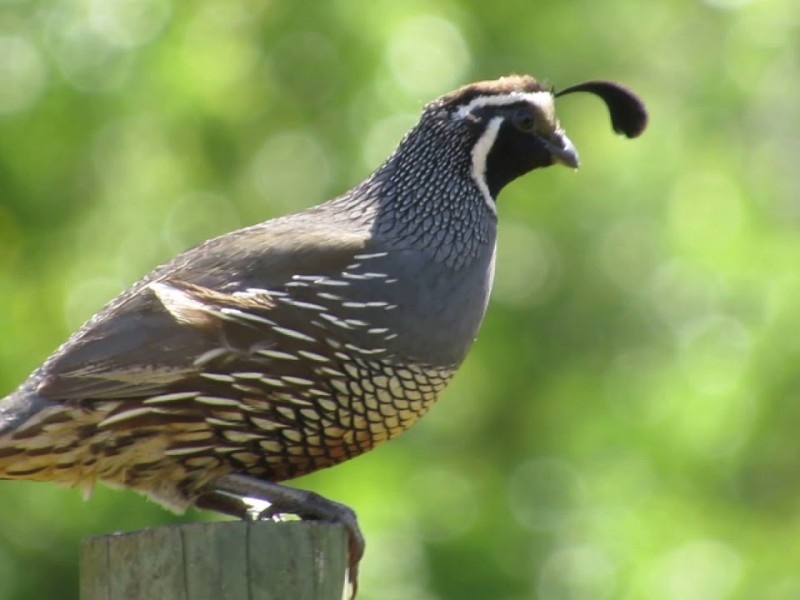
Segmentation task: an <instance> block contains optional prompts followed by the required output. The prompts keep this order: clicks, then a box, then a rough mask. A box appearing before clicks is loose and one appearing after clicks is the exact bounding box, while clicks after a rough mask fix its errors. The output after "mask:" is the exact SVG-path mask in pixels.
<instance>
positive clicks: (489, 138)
mask: <svg viewBox="0 0 800 600" xmlns="http://www.w3.org/2000/svg"><path fill="white" fill-rule="evenodd" d="M478 100H480V98H478ZM473 102H474V100H473ZM470 104H471V103H470ZM503 120H504V119H503V117H494V118H493V119H492V120H491V121H489V124H488V125H487V126H486V130H485V131H484V132H483V135H481V137H480V139H479V140H478V143H477V144H475V146H474V147H473V148H472V179H473V180H474V181H475V185H477V186H478V189H479V190H480V191H481V195H482V196H483V201H484V202H485V203H486V206H487V207H488V208H489V210H490V211H492V213H494V214H497V206H495V203H494V198H492V195H491V194H490V193H489V186H488V185H487V184H486V159H487V158H488V156H489V152H491V150H492V146H494V142H495V140H496V139H497V133H498V132H499V131H500V126H501V125H502V124H503Z"/></svg>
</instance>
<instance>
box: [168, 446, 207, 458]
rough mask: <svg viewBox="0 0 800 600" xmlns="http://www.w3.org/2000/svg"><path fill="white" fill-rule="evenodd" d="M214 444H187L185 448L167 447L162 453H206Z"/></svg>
mask: <svg viewBox="0 0 800 600" xmlns="http://www.w3.org/2000/svg"><path fill="white" fill-rule="evenodd" d="M213 449H214V446H208V445H206V446H187V447H185V448H167V449H166V450H164V454H165V455H167V456H184V455H186V454H197V453H198V452H203V453H206V452H207V451H208V450H213Z"/></svg>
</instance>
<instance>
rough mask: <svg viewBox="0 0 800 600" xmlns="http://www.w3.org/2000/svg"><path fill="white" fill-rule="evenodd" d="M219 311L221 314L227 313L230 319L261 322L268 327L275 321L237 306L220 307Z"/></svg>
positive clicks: (272, 325) (273, 324)
mask: <svg viewBox="0 0 800 600" xmlns="http://www.w3.org/2000/svg"><path fill="white" fill-rule="evenodd" d="M220 312H221V313H222V314H223V316H225V315H227V316H228V317H229V318H231V319H241V320H244V321H251V322H253V323H261V324H262V325H267V326H268V327H274V326H275V321H273V320H271V319H267V318H266V317H260V316H258V315H254V314H253V313H251V312H246V311H243V310H239V309H238V308H223V309H220Z"/></svg>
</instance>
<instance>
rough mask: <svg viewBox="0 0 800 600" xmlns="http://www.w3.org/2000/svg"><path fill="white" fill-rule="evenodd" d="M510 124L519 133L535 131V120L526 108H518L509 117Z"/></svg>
mask: <svg viewBox="0 0 800 600" xmlns="http://www.w3.org/2000/svg"><path fill="white" fill-rule="evenodd" d="M511 122H512V123H514V126H515V127H516V128H517V129H519V130H520V131H533V130H534V129H536V118H535V117H534V116H533V113H532V112H531V111H530V110H529V109H527V108H518V109H517V110H515V111H514V113H513V114H512V115H511Z"/></svg>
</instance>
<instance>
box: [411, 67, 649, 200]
mask: <svg viewBox="0 0 800 600" xmlns="http://www.w3.org/2000/svg"><path fill="white" fill-rule="evenodd" d="M581 91H582V92H590V93H593V94H595V95H597V96H599V97H600V98H601V99H602V100H603V101H604V102H605V103H606V106H607V107H608V110H609V113H610V116H611V124H612V126H613V128H614V130H615V131H616V132H617V133H621V134H624V135H626V136H627V137H629V138H632V137H636V136H638V135H639V134H640V133H642V131H643V130H644V128H645V126H646V124H647V112H646V110H645V107H644V104H643V103H642V101H641V100H640V99H639V98H638V97H637V96H636V95H635V94H634V93H633V92H631V91H630V90H628V89H627V88H625V87H623V86H621V85H619V84H617V83H613V82H610V81H589V82H586V83H582V84H578V85H575V86H572V87H569V88H566V89H564V90H562V91H560V92H555V91H553V90H551V89H549V88H547V87H545V86H543V85H542V84H541V83H539V82H538V81H537V80H536V79H534V78H533V77H530V76H516V75H514V76H510V77H503V78H501V79H498V80H494V81H480V82H477V83H472V84H470V85H466V86H464V87H462V88H459V89H457V90H455V91H453V92H450V93H449V94H446V95H444V96H442V97H441V98H439V99H437V100H434V101H433V102H431V103H430V104H428V105H427V106H426V110H425V112H426V114H428V115H430V116H434V115H435V118H438V119H441V120H443V121H445V122H449V123H448V125H449V127H448V128H450V127H452V128H458V129H460V130H461V131H463V132H468V134H469V136H470V137H471V142H470V148H471V150H470V152H471V159H472V165H471V167H472V173H471V175H472V177H473V179H475V182H476V183H477V185H478V187H480V188H481V190H482V191H483V192H484V194H488V195H489V196H490V197H491V198H492V199H494V198H496V197H497V194H498V192H499V191H500V190H501V189H502V188H503V187H504V186H505V185H506V184H508V183H509V182H511V181H513V180H514V179H516V178H517V177H519V176H521V175H523V174H525V173H527V172H528V171H531V170H533V169H536V168H539V167H546V166H549V165H552V164H563V165H566V166H568V167H572V168H577V167H578V164H579V161H578V152H577V150H576V149H575V146H574V145H573V144H572V142H571V141H570V139H569V138H568V137H567V136H566V134H565V133H564V130H563V129H562V128H561V125H560V124H559V121H558V118H557V116H556V111H555V100H556V98H558V97H560V96H564V95H566V94H570V93H572V92H581Z"/></svg>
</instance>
